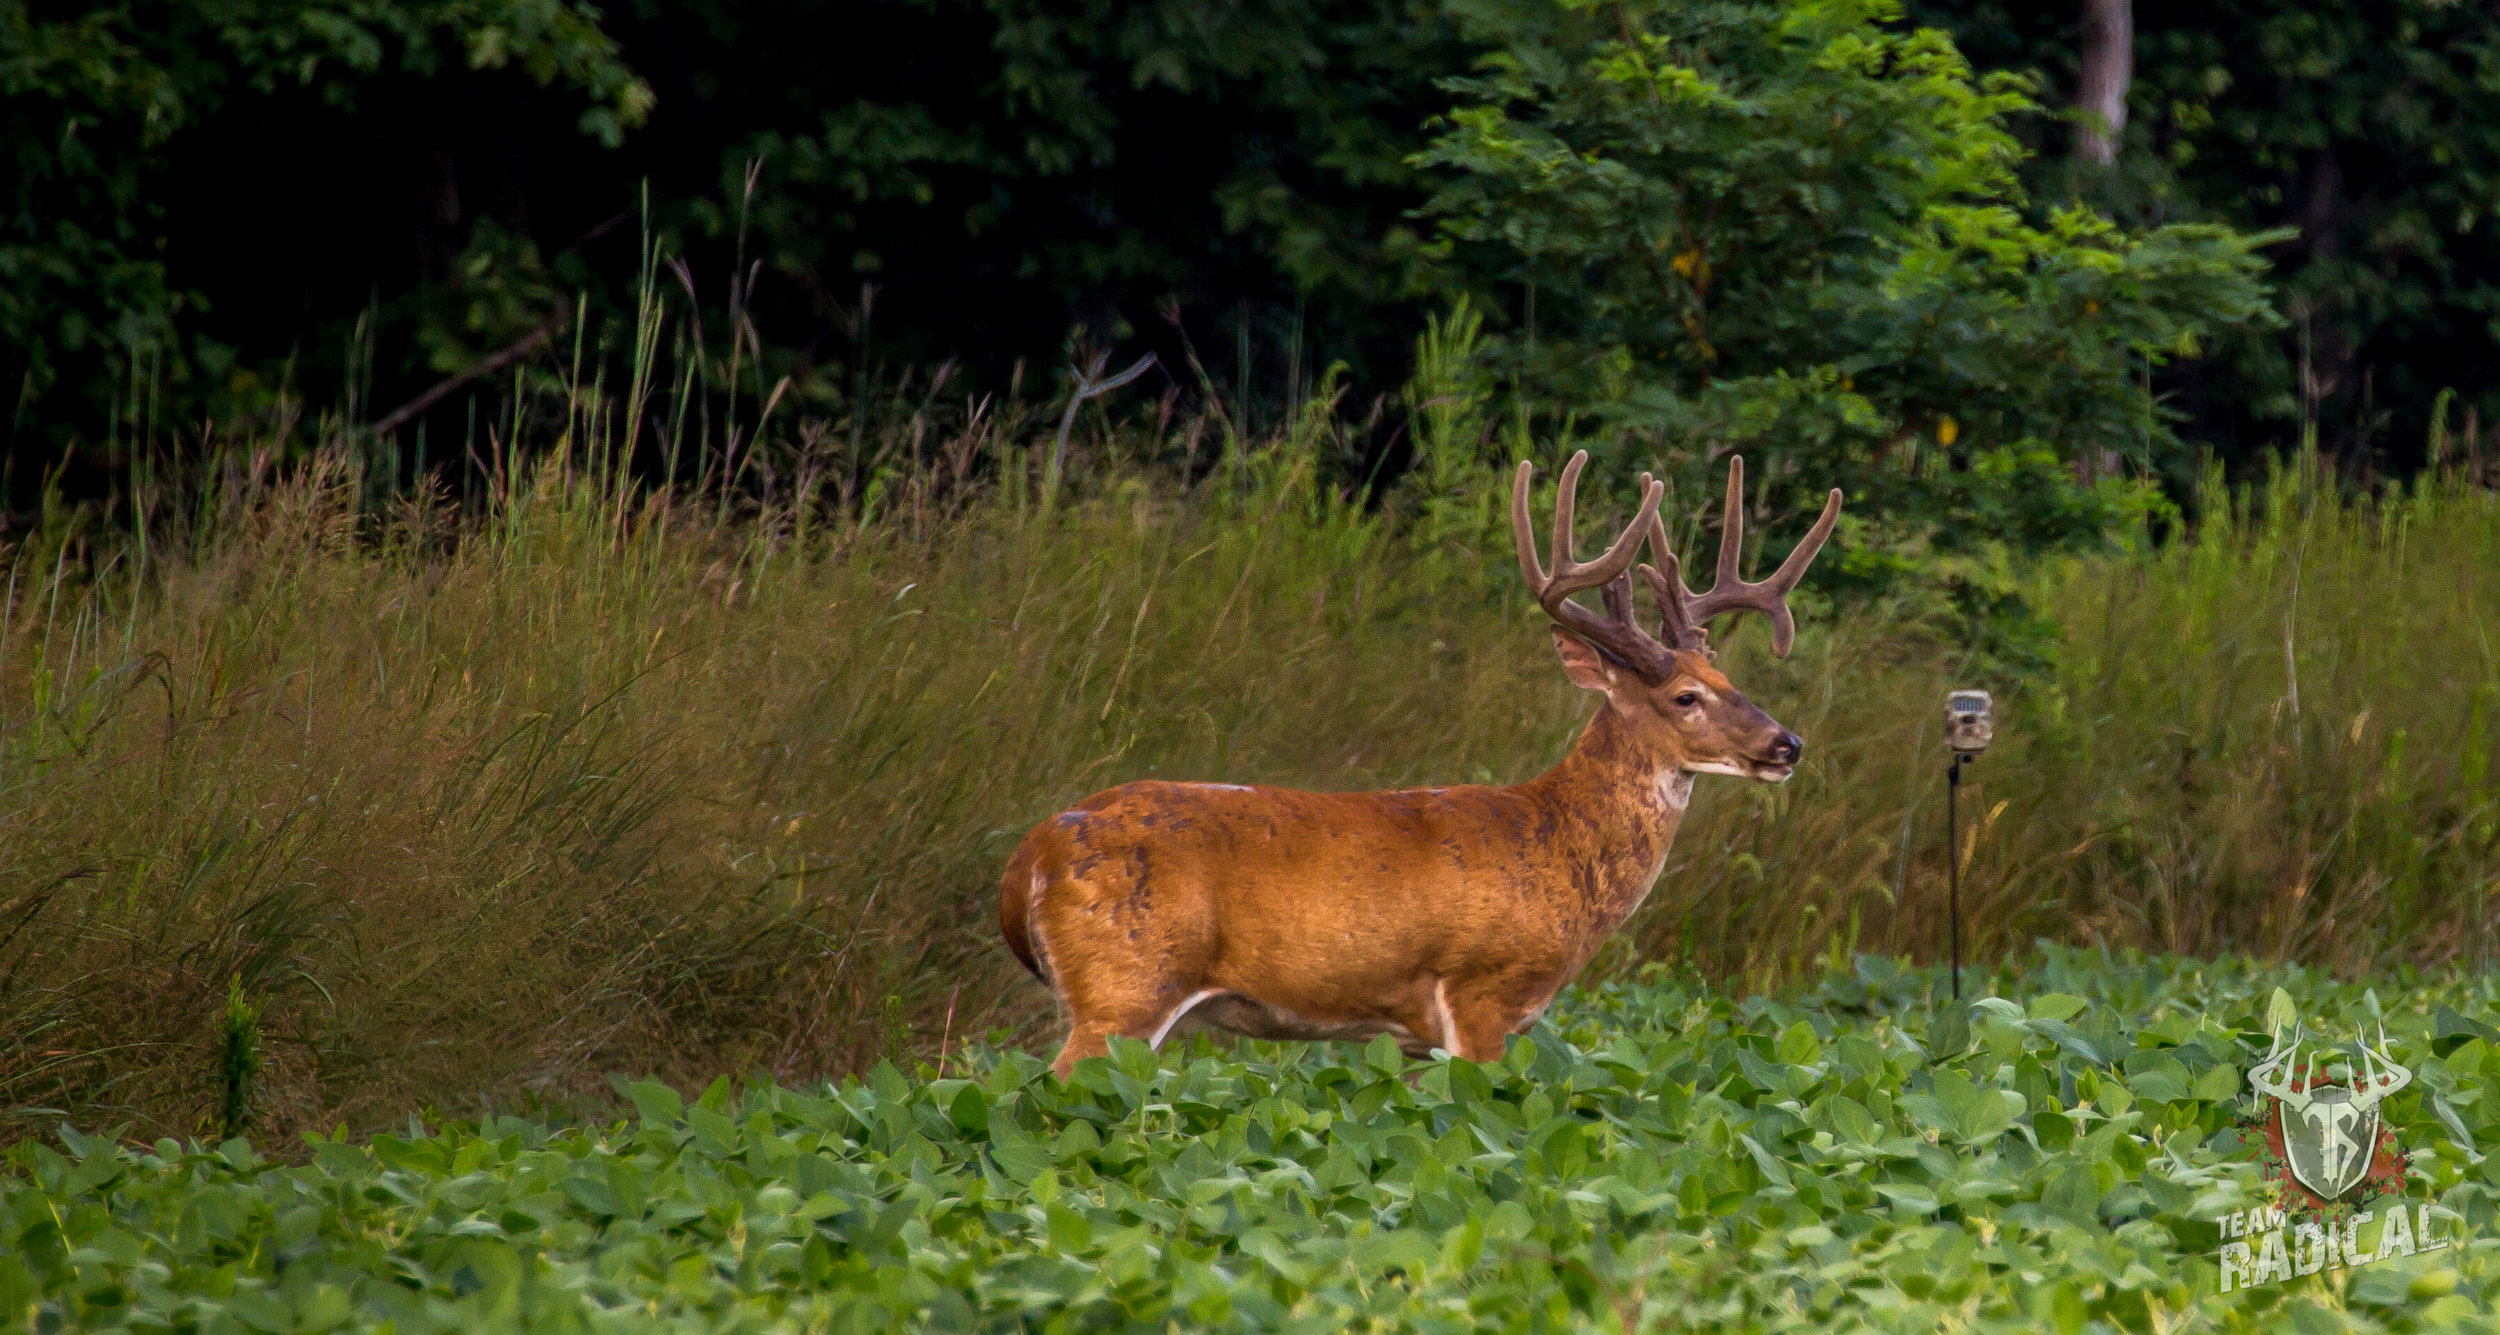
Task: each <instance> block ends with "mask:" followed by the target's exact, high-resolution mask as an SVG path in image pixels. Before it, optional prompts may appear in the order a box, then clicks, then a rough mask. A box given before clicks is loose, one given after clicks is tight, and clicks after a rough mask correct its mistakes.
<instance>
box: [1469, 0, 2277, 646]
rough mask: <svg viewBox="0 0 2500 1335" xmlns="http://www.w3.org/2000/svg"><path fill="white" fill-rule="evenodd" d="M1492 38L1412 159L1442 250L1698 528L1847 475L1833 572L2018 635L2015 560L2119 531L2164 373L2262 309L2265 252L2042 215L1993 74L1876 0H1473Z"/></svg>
mask: <svg viewBox="0 0 2500 1335" xmlns="http://www.w3.org/2000/svg"><path fill="white" fill-rule="evenodd" d="M1459 12H1460V13H1461V14H1462V15H1463V16H1464V18H1465V19H1466V20H1467V22H1468V24H1469V25H1470V31H1471V32H1472V33H1473V34H1475V35H1478V36H1480V37H1481V38H1483V39H1484V40H1486V41H1488V42H1491V41H1498V42H1499V43H1500V46H1499V49H1498V51H1497V53H1496V54H1495V55H1494V56H1493V57H1492V58H1491V59H1490V60H1489V61H1488V62H1487V63H1486V65H1485V67H1484V68H1483V70H1482V72H1481V73H1479V74H1478V75H1476V76H1474V77H1470V78H1467V79H1463V80H1458V81H1455V82H1454V83H1453V84H1452V87H1453V88H1454V90H1455V91H1456V92H1457V93H1458V95H1459V98H1460V101H1459V104H1458V106H1457V107H1456V108H1455V109H1453V110H1452V111H1451V112H1450V114H1449V117H1448V128H1447V131H1446V133H1444V134H1443V135H1442V136H1441V137H1440V138H1439V139H1438V140H1436V141H1435V143H1434V145H1433V147H1432V149H1431V150H1430V151H1429V152H1428V153H1427V154H1426V155H1425V158H1424V160H1425V161H1426V162H1427V163H1429V164H1430V165H1431V166H1433V167H1435V168H1438V169H1440V170H1442V171H1444V172H1446V173H1448V174H1449V177H1448V184H1447V185H1446V186H1445V187H1444V188H1442V189H1441V190H1440V191H1439V193H1438V194H1437V195H1436V196H1435V197H1434V199H1433V201H1432V205H1431V208H1432V211H1433V212H1434V213H1435V214H1437V215H1439V216H1440V217H1441V218H1442V219H1443V221H1444V225H1445V229H1446V238H1447V243H1448V255H1449V258H1450V260H1451V262H1452V263H1453V264H1454V265H1456V266H1458V267H1459V268H1460V269H1461V270H1463V271H1467V272H1472V273H1473V274H1477V275H1481V276H1482V277H1483V279H1484V280H1486V281H1485V282H1484V283H1483V284H1482V285H1483V287H1484V289H1485V290H1484V291H1483V293H1482V297H1483V299H1484V300H1485V301H1486V302H1487V303H1488V304H1490V303H1493V302H1496V301H1498V302H1500V304H1502V305H1504V306H1507V307H1508V308H1509V310H1510V311H1511V319H1510V321H1509V324H1508V327H1507V328H1506V329H1505V330H1503V331H1502V332H1501V333H1500V334H1499V335H1498V336H1497V337H1495V338H1493V339H1492V340H1490V342H1489V345H1488V348H1489V355H1491V356H1492V357H1493V358H1494V359H1495V360H1496V362H1497V364H1499V365H1500V366H1501V367H1502V368H1503V370H1504V371H1505V372H1506V373H1507V374H1508V375H1509V376H1510V377H1512V378H1513V380H1514V381H1515V383H1516V384H1517V386H1518V388H1519V392H1520V394H1521V395H1522V401H1523V403H1524V404H1525V405H1527V406H1529V407H1531V408H1533V409H1534V410H1536V411H1539V412H1541V413H1543V414H1544V415H1545V417H1546V418H1547V419H1548V420H1550V421H1553V422H1556V423H1558V424H1561V425H1562V428H1563V430H1564V431H1565V432H1566V434H1569V433H1573V432H1580V433H1591V434H1594V435H1595V436H1596V438H1597V439H1596V440H1595V441H1594V442H1592V443H1593V444H1594V445H1595V446H1596V447H1597V448H1598V449H1599V450H1600V451H1602V452H1603V454H1605V455H1606V456H1609V457H1611V459H1612V460H1613V463H1614V466H1615V467H1616V468H1617V469H1618V470H1619V471H1630V470H1632V469H1635V468H1641V469H1651V470H1661V471H1664V472H1665V473H1667V474H1668V475H1669V476H1671V477H1673V478H1675V479H1677V481H1678V483H1679V496H1680V497H1681V498H1682V499H1683V500H1684V503H1685V505H1686V507H1687V508H1688V509H1689V510H1692V511H1695V512H1698V511H1700V510H1701V509H1703V508H1704V504H1703V503H1704V501H1705V498H1706V497H1707V496H1708V494H1709V493H1708V489H1707V481H1706V477H1705V475H1706V474H1708V473H1709V472H1711V471H1713V470H1712V467H1711V464H1710V461H1711V460H1712V459H1713V458H1715V457H1716V455H1717V454H1719V453H1721V452H1724V451H1726V450H1742V451H1744V452H1746V453H1747V454H1749V455H1750V456H1752V463H1753V466H1754V470H1755V471H1754V474H1753V476H1755V477H1756V478H1759V479H1761V481H1762V484H1763V486H1762V490H1761V492H1760V494H1759V496H1758V497H1757V501H1758V506H1759V509H1760V512H1761V513H1762V515H1763V516H1764V517H1766V518H1770V519H1773V520H1785V519H1790V518H1792V517H1795V516H1801V515H1804V514H1809V513H1811V510H1812V508H1813V506H1812V503H1811V498H1813V497H1814V496H1816V495H1817V494H1818V493H1819V492H1820V491H1821V490H1822V489H1823V488H1826V487H1830V486H1835V485H1837V486H1842V487H1844V488H1846V489H1847V491H1848V493H1849V495H1850V497H1851V499H1852V503H1853V507H1854V513H1856V514H1857V515H1859V516H1861V522H1862V523H1863V524H1864V525H1865V526H1866V527H1865V528H1864V529H1861V530H1860V531H1859V533H1858V535H1857V537H1856V539H1855V540H1847V541H1844V544H1843V552H1842V555H1843V558H1844V559H1842V560H1841V561H1838V562H1832V563H1830V564H1831V566H1832V569H1833V570H1834V572H1835V573H1834V575H1833V576H1832V577H1831V578H1834V579H1838V580H1841V581H1854V582H1856V583H1858V584H1860V585H1862V586H1864V587H1865V588H1867V589H1869V590H1872V591H1879V592H1883V593H1888V594H1892V595H1894V596H1896V597H1900V598H1904V599H1909V600H1913V601H1916V600H1920V599H1926V600H1929V601H1930V603H1931V605H1933V606H1934V607H1936V608H1937V609H1938V610H1939V611H1944V612H1945V613H1946V615H1948V617H1949V618H1950V619H1951V620H1953V621H1955V622H1960V623H1963V624H1983V625H1993V626H1994V627H1995V628H1996V629H1997V630H1998V631H2000V632H2002V631H2008V630H2019V629H2020V628H2021V627H2022V626H2023V625H2025V624H2026V623H2025V616H2026V613H2025V612H2024V611H2023V609H2022V608H2021V606H2020V604H2019V602H2018V601H2017V600H2016V599H2015V597H2014V595H2013V593H2012V591H2011V582H2010V580H2009V579H2008V578H2007V577H2006V576H2005V575H2004V573H2003V572H2004V571H2005V569H2006V568H2007V567H2006V558H2008V557H2009V556H2012V555H2017V554H2032V553H2038V552H2045V551H2056V550H2066V549H2074V548H2078V547H2083V546H2088V545H2092V544H2096V543H2100V542H2103V541H2105V540H2106V539H2107V536H2108V535H2109V534H2110V532H2111V531H2112V530H2113V528H2115V527H2116V526H2118V525H2119V524H2120V523H2121V522H2122V521H2123V520H2125V519H2126V518H2127V517H2128V515H2129V514H2130V513H2131V512H2132V511H2135V510H2138V509H2140V508H2141V507H2143V506H2145V505H2147V504H2151V503H2153V497H2152V496H2151V495H2150V494H2149V493H2148V491H2147V489H2146V486H2145V484H2144V483H2143V482H2142V480H2141V479H2142V478H2143V477H2144V476H2145V475H2146V474H2147V473H2148V472H2149V471H2150V470H2153V469H2156V468H2159V467H2162V466H2164V465H2167V464H2169V463H2170V462H2171V461H2173V460H2174V459H2176V458H2178V457H2179V456H2181V455H2182V454H2184V453H2185V450H2186V447H2185V446H2184V445H2183V444H2182V442H2181V441H2180V439H2179V437H2178V436H2177V434H2176V433H2175V431H2174V430H2173V425H2172V422H2171V421H2170V419H2169V416H2168V415H2167V414H2165V412H2164V411H2163V410H2162V408H2161V406H2160V405H2159V404H2158V403H2157V402H2156V401H2155V399H2154V396H2153V395H2152V394H2151V393H2150V391H2149V389H2148V386H2147V383H2146V377H2147V375H2148V374H2149V372H2150V371H2151V370H2152V369H2153V368H2155V367H2158V366H2160V365H2162V364H2164V363H2165V362H2168V361H2170V360H2172V359H2176V358H2182V357H2192V356H2194V355H2196V354H2197V352H2198V351H2199V349H2200V347H2201V346H2202V340H2203V339H2204V338H2205V337H2206V335H2207V334H2208V332H2209V331H2210V330H2212V329H2214V328H2215V327H2217V326H2225V325H2234V324H2250V323H2260V322H2264V321H2266V320H2268V319H2269V318H2270V311H2269V308H2268V306H2267V305H2266V301H2265V293H2264V290H2263V287H2262V285H2261V283H2260V281H2259V277H2260V274H2261V272H2262V269H2263V262H2262V260H2260V259H2259V257H2258V254H2257V247H2258V246H2259V245H2260V244H2261V243H2262V242H2263V241H2264V240H2265V239H2266V238H2262V237H2250V236H2246V235H2242V234H2239V233H2236V232H2233V231H2231V230H2229V229H2227V228H2223V227H2218V226H2211V225H2173V226H2166V227H2159V228H2153V229H2149V230H2136V231H2130V230H2127V229H2124V228H2121V227H2120V226H2118V225H2117V224H2115V223H2113V222H2112V221H2110V220H2109V219H2108V218H2106V217H2104V216H2102V215H2100V214H2097V213H2094V212H2091V211H2089V210H2086V209H2082V208H2073V207H2064V208H2046V209H2042V208H2035V207H2032V206H2031V205H2030V203H2029V201H2028V199H2027V197H2026V195H2025V193H2024V191H2023V189H2022V186H2021V184H2020V181H2019V177H2018V171H2019V168H2020V167H2021V165H2022V162H2023V158H2024V150H2023V147H2022V145H2021V144H2020V142H2019V141H2018V140H2017V139H2016V137H2015V136H2014V134H2013V133H2012V132H2011V130H2010V128H2009V124H2010V122H2012V121H2013V119H2014V118H2016V117H2019V116H2022V115H2025V114H2027V113H2030V112H2032V111H2033V110H2034V109H2035V106H2034V103H2033V101H2032V98H2031V93H2030V88H2029V85H2028V84H2027V83H2026V81H2025V80H2023V79H2021V78H2019V77H2016V76H2010V75H2003V74H1998V75H1988V76H1978V75H1974V73H1973V72H1972V70H1971V68H1970V66H1969V64H1968V63H1967V62H1966V61H1965V60H1964V59H1963V58H1962V56H1961V54H1960V53H1959V52H1958V51H1957V50H1956V49H1955V47H1954V44H1953V42H1952V39H1951V38H1950V37H1949V36H1947V35H1946V34H1944V33H1942V32H1940V31H1937V30H1934V29H1903V28H1901V27H1898V26H1896V25H1894V24H1893V22H1892V21H1893V20H1894V19H1896V18H1897V17H1898V13H1899V10H1898V6H1897V5H1893V4H1889V3H1883V2H1882V0H1799V2H1796V3H1786V4H1774V3H1720V4H1686V3H1660V2H1659V0H1612V2H1609V3H1585V2H1583V0H1460V10H1459Z"/></svg>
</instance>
